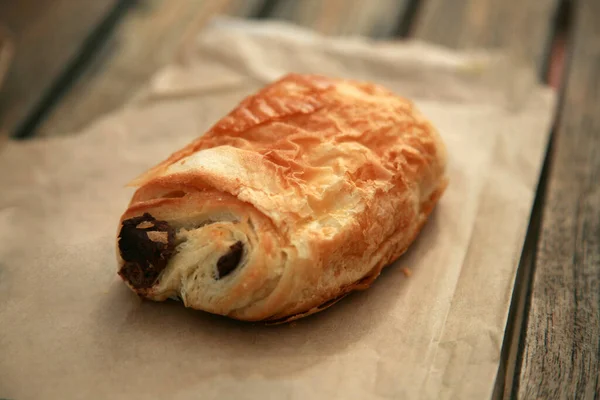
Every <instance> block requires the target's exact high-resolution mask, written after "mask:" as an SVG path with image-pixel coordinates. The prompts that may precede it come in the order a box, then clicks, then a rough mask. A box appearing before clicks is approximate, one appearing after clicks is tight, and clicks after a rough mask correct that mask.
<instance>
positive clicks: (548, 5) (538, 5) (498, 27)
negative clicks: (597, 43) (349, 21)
mask: <svg viewBox="0 0 600 400" xmlns="http://www.w3.org/2000/svg"><path fill="white" fill-rule="evenodd" d="M557 6H558V0H535V1H523V0H504V1H502V0H500V1H499V0H479V1H472V0H452V1H447V0H424V2H423V5H422V6H421V7H422V8H421V10H420V12H419V16H418V19H417V21H416V23H415V25H414V35H415V36H416V37H418V38H420V39H423V40H427V41H431V42H433V43H437V44H441V45H444V46H449V47H452V48H461V49H472V48H479V47H486V48H499V49H503V50H505V51H507V52H509V54H510V56H511V58H512V60H513V62H515V63H518V64H522V65H525V66H530V65H535V66H536V67H538V68H539V67H540V66H541V65H542V64H543V59H544V57H545V55H546V51H547V45H548V44H549V43H548V42H549V38H550V34H551V32H552V25H553V24H552V21H553V15H554V12H555V10H556V8H557Z"/></svg>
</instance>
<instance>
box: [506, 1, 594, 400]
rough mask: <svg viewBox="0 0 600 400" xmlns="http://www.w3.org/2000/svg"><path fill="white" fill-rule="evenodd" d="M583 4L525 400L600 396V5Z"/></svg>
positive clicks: (524, 375)
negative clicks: (599, 21)
mask: <svg viewBox="0 0 600 400" xmlns="http://www.w3.org/2000/svg"><path fill="white" fill-rule="evenodd" d="M576 4H577V9H576V10H575V19H574V28H573V29H574V33H573V37H572V41H571V46H572V48H571V49H572V50H571V60H570V66H569V70H568V74H567V80H566V89H565V93H564V103H563V104H564V105H563V109H562V111H561V116H560V123H559V125H558V129H557V131H556V136H555V151H554V154H553V158H552V163H551V167H550V175H549V182H548V191H547V197H546V204H545V206H544V210H543V217H542V218H543V219H542V232H541V236H540V242H539V248H538V254H537V259H536V263H535V275H534V280H533V286H532V292H531V298H530V310H529V316H528V321H527V325H526V336H525V344H524V349H523V354H522V365H521V372H520V377H519V384H518V392H517V393H518V398H521V399H559V398H560V399H593V398H597V397H598V396H599V394H600V386H599V381H598V377H599V373H600V368H599V356H598V353H599V350H600V345H599V341H600V108H599V106H598V105H599V104H600V46H599V43H600V30H599V29H598V19H599V18H600V2H598V1H597V0H581V1H579V2H578V3H576Z"/></svg>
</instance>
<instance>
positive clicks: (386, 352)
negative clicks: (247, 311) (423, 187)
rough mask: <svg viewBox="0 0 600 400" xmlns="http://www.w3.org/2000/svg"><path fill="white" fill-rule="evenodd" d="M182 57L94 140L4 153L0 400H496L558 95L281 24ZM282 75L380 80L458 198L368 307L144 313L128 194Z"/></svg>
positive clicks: (241, 32) (254, 28)
mask: <svg viewBox="0 0 600 400" xmlns="http://www.w3.org/2000/svg"><path fill="white" fill-rule="evenodd" d="M184 53H185V54H183V55H184V56H183V57H181V59H180V60H179V61H178V62H177V63H174V64H172V65H169V66H167V67H166V68H164V69H163V70H161V71H159V72H158V73H157V74H156V75H155V76H154V78H153V79H152V81H151V82H149V83H148V85H147V86H146V87H145V88H144V90H143V91H142V92H141V93H139V94H138V95H137V96H135V99H134V100H133V101H132V102H131V103H130V104H128V105H127V106H126V107H124V108H123V109H121V110H119V111H117V112H114V113H113V114H111V115H108V116H105V117H103V118H101V119H100V120H98V121H96V122H94V123H92V124H91V125H90V126H89V127H88V128H86V129H85V130H84V131H83V132H78V133H76V134H72V135H69V136H65V137H59V138H54V139H37V140H32V141H29V142H11V143H8V144H7V145H5V146H4V147H3V148H2V149H0V170H1V171H3V172H2V175H1V176H0V184H1V187H2V194H1V195H0V321H1V323H0V354H2V357H1V358H0V397H1V398H9V399H19V400H24V399H42V398H43V399H58V398H60V399H74V398H88V399H108V398H110V399H125V398H126V399H150V398H157V399H159V398H160V399H166V398H169V399H308V398H312V399H467V398H469V399H470V398H473V399H484V398H489V397H490V396H491V393H492V389H493V386H494V381H495V377H496V373H497V370H498V365H499V362H500V350H501V345H502V340H503V335H504V329H505V325H506V320H507V314H508V310H509V303H510V299H511V294H512V288H513V284H514V279H515V274H516V268H517V264H518V260H519V256H520V252H521V249H522V245H523V240H524V235H525V231H526V228H527V223H528V218H529V214H530V211H531V207H532V203H533V195H534V191H535V187H536V183H537V179H538V176H539V173H540V167H541V164H542V159H543V155H544V152H545V148H546V145H547V141H548V135H549V131H550V123H551V117H552V109H553V104H554V95H553V93H552V91H551V90H550V89H548V88H545V87H542V86H538V85H536V84H535V80H534V79H528V78H527V76H528V75H527V73H528V72H527V71H516V70H513V69H511V67H510V63H507V62H503V61H502V57H501V55H500V56H497V55H492V54H489V53H480V54H466V53H456V52H452V51H449V50H446V49H441V48H437V47H433V46H430V45H427V44H424V43H419V42H406V43H392V42H372V41H369V40H366V39H361V38H346V39H342V38H337V39H332V38H327V39H326V38H323V37H320V36H318V35H316V34H314V33H311V32H308V31H304V30H302V29H300V28H297V27H293V26H291V25H285V24H283V23H277V22H272V23H261V24H258V23H250V22H242V21H237V20H229V19H219V20H216V21H214V22H212V23H211V24H210V25H209V27H208V28H206V29H204V30H203V32H201V33H200V34H199V35H198V37H197V40H196V41H195V42H194V46H192V47H189V48H186V49H184ZM291 71H294V72H316V73H322V74H327V75H332V76H338V77H352V78H358V79H367V80H371V81H375V82H378V83H381V84H383V85H385V86H386V87H388V88H389V89H391V90H393V91H395V92H397V93H398V94H401V95H403V96H406V97H409V98H411V99H413V100H414V101H415V102H416V104H417V106H418V107H419V108H420V109H421V110H422V111H423V113H424V114H425V115H426V116H427V117H429V118H430V119H431V120H432V121H433V123H434V124H435V125H436V126H437V127H438V129H439V131H440V132H441V135H442V136H443V139H444V140H445V142H446V144H447V147H448V153H449V177H450V184H449V187H448V190H447V192H446V193H445V195H444V197H443V198H442V200H441V201H440V203H439V206H438V207H437V208H436V210H435V212H434V213H433V215H432V217H431V219H430V220H429V222H428V223H427V225H426V227H425V229H424V231H423V232H422V234H421V235H420V237H419V238H418V240H417V241H416V243H414V245H413V246H412V247H411V249H410V250H409V251H408V253H407V254H406V255H404V256H403V257H402V258H401V259H400V260H399V261H398V262H396V263H395V264H394V265H393V266H391V267H389V268H386V269H385V270H384V272H383V274H382V275H381V276H380V278H379V279H377V281H376V283H375V284H374V285H373V286H372V287H371V288H370V289H369V290H367V291H364V292H359V293H355V294H353V295H351V296H349V297H347V298H346V299H344V300H343V301H341V302H340V303H338V304H337V305H335V306H334V307H332V308H330V309H328V310H326V311H324V312H321V313H319V314H316V315H314V316H311V317H309V318H306V319H301V320H299V321H297V322H295V323H292V324H287V325H282V326H275V327H273V326H271V327H266V326H263V325H261V324H249V323H242V322H236V321H231V320H228V319H225V318H222V317H218V316H213V315H209V314H207V313H203V312H198V311H193V310H188V309H184V308H183V307H182V305H181V304H180V303H178V302H174V301H169V302H165V303H153V302H149V301H141V300H140V299H138V298H137V297H136V296H135V295H134V294H133V293H131V292H130V291H129V290H128V289H127V288H126V287H125V285H124V284H123V283H122V282H120V280H119V279H118V278H117V276H116V256H115V236H116V229H117V221H118V219H119V217H120V214H121V213H122V212H123V210H124V209H125V207H126V205H127V203H128V201H129V198H130V196H131V194H132V189H130V188H125V184H126V183H127V182H128V181H129V180H130V179H132V178H134V177H136V176H137V175H139V174H140V173H142V172H143V171H144V170H146V169H147V168H149V167H150V166H152V165H154V164H156V163H157V162H158V161H161V160H162V159H164V158H165V157H167V156H168V155H169V154H170V153H171V152H173V151H175V150H177V149H179V148H181V147H182V146H184V145H185V144H186V143H188V142H189V141H190V140H192V139H193V138H194V137H196V136H197V135H199V134H201V133H202V132H204V131H205V130H206V129H207V128H209V127H210V126H211V125H212V124H213V123H215V122H216V121H217V120H218V119H219V118H220V117H222V116H223V115H224V114H225V113H227V112H228V111H229V110H230V109H231V108H232V107H234V106H235V105H236V104H237V103H238V102H239V101H240V100H241V99H242V98H243V97H244V96H246V95H247V94H250V93H252V92H254V91H256V90H257V89H258V88H260V87H261V86H262V85H264V84H266V83H268V82H270V81H272V80H273V79H276V78H278V77H280V76H281V75H282V74H284V73H286V72H291ZM531 76H533V73H531ZM515 82H518V83H519V84H518V85H516V84H515ZM405 268H408V269H410V271H412V274H411V276H410V277H408V276H406V275H408V274H406V273H405Z"/></svg>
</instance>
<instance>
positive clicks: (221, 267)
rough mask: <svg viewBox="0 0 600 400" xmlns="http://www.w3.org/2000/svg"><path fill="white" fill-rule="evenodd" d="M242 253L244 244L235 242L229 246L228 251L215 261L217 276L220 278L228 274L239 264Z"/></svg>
mask: <svg viewBox="0 0 600 400" xmlns="http://www.w3.org/2000/svg"><path fill="white" fill-rule="evenodd" d="M243 253H244V245H243V244H242V242H236V243H235V244H232V245H231V246H230V247H229V252H228V253H227V254H225V255H224V256H222V257H221V258H219V261H217V277H216V279H221V278H223V277H224V276H227V275H229V274H230V273H231V272H233V270H234V269H236V268H237V266H238V265H239V264H240V261H241V259H242V254H243Z"/></svg>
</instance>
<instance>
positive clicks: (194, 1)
mask: <svg viewBox="0 0 600 400" xmlns="http://www.w3.org/2000/svg"><path fill="white" fill-rule="evenodd" d="M257 5H259V2H257V1H252V2H247V1H240V0H238V1H229V0H177V1H170V0H139V1H137V2H136V5H135V7H132V8H131V9H130V11H129V13H128V14H127V15H126V16H125V17H124V18H123V20H122V21H121V23H120V24H119V26H118V27H117V28H116V30H115V31H114V32H113V33H112V35H111V37H110V38H108V41H107V44H106V46H105V48H104V49H103V51H102V53H101V54H98V55H97V56H96V58H95V60H94V62H93V64H92V65H91V66H90V67H89V68H88V69H87V70H86V72H85V73H84V75H83V76H82V77H80V79H78V81H77V82H76V83H75V84H74V85H73V87H72V89H71V90H70V91H69V93H68V94H67V95H66V96H65V97H64V98H63V99H62V100H61V101H60V103H58V104H57V105H56V106H55V108H54V110H53V112H52V113H51V114H50V115H49V116H48V117H47V119H46V120H45V121H44V122H43V123H42V124H41V125H40V126H39V128H38V130H37V134H38V135H39V136H54V135H62V134H69V133H72V132H74V131H77V130H79V129H81V128H83V127H84V126H85V125H86V124H88V123H89V122H91V121H93V120H94V119H95V118H97V117H99V116H101V115H103V114H105V113H108V112H110V111H112V110H115V109H117V108H118V107H120V106H121V105H123V104H124V103H125V102H127V101H128V100H129V99H131V98H132V97H133V96H134V95H135V94H136V93H137V92H138V90H139V89H140V88H141V87H142V86H143V85H144V84H145V83H146V82H147V80H148V79H149V78H150V77H151V76H152V74H153V73H154V72H156V71H157V70H158V69H159V68H160V67H161V66H163V65H164V64H166V63H167V62H169V61H171V60H172V59H173V57H175V56H176V53H177V51H178V49H179V48H180V46H182V45H183V46H185V42H186V41H189V40H193V37H192V36H191V34H192V33H193V32H196V31H197V30H198V29H200V28H201V26H202V24H204V23H205V22H206V21H207V20H208V19H210V17H212V16H214V15H216V14H219V13H227V14H230V15H231V14H233V15H236V14H239V13H249V12H252V9H253V7H256V6H257Z"/></svg>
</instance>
